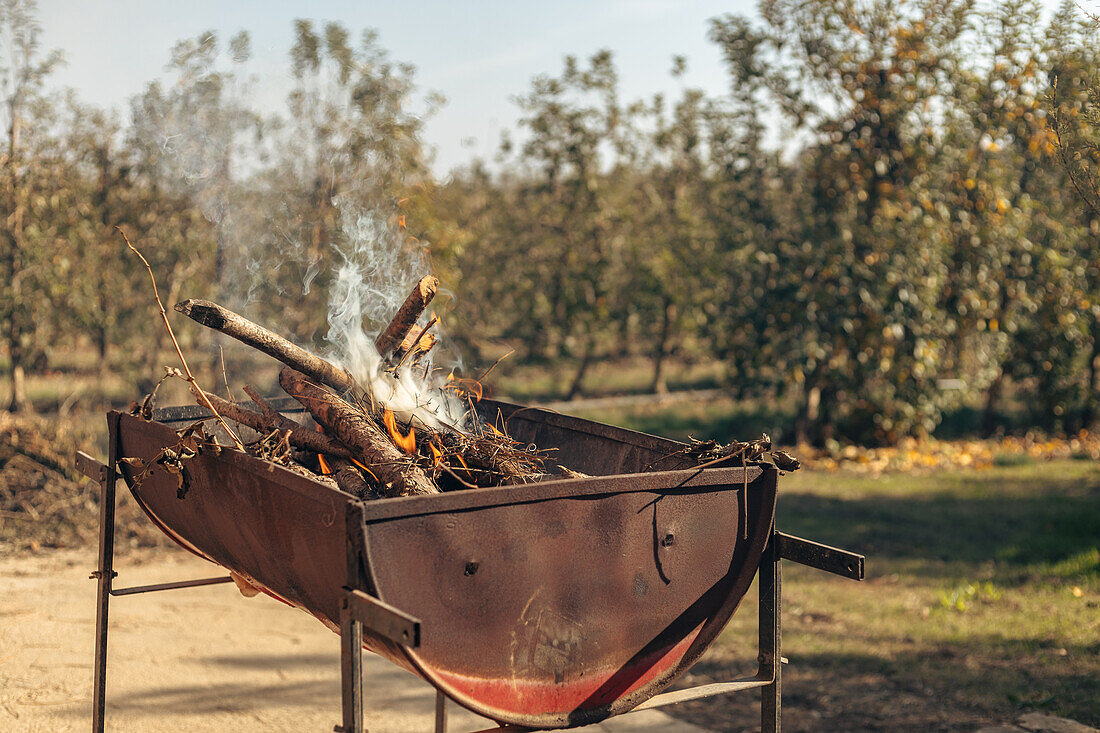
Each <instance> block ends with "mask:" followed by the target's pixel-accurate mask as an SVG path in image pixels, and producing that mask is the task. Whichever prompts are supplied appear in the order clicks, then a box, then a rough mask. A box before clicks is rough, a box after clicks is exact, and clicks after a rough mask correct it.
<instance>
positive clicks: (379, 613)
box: [334, 507, 864, 733]
mask: <svg viewBox="0 0 1100 733" xmlns="http://www.w3.org/2000/svg"><path fill="white" fill-rule="evenodd" d="M362 531H363V530H362V525H361V523H360V522H359V514H358V510H357V509H356V508H354V507H352V508H349V512H348V516H347V534H348V545H347V549H348V586H345V588H344V590H345V593H346V595H345V599H344V606H343V610H342V611H341V616H340V631H341V647H340V649H341V665H340V669H341V679H340V688H341V695H342V698H343V701H344V705H343V707H344V721H343V725H338V726H336V727H335V729H334V730H335V731H336V733H367V732H366V730H365V729H364V728H363V667H362V654H363V627H364V625H365V626H366V627H367V628H369V629H371V630H372V631H374V632H375V633H378V634H381V635H382V636H385V637H387V638H389V639H391V640H393V641H396V642H397V643H399V644H404V645H406V646H409V647H410V648H416V647H418V646H419V645H420V622H419V621H417V620H416V619H414V618H413V617H412V616H409V615H408V614H406V613H403V612H402V611H400V610H398V609H396V608H394V607H392V606H389V605H388V604H386V603H383V602H382V601H380V600H378V599H377V598H374V597H373V596H370V595H368V594H366V593H363V592H362V591H358V590H353V589H354V588H355V587H363V586H362V585H358V586H357V585H356V583H359V582H361V580H362V577H363V575H362V564H361V560H360V554H359V552H358V550H357V549H356V548H357V547H360V546H362V545H360V544H358V543H359V541H360V536H361V533H362ZM782 560H791V561H793V562H797V563H799V564H801V565H808V566H810V567H814V568H817V569H818V570H824V571H826V572H830V573H833V574H835V575H840V576H843V577H845V578H850V579H852V580H863V573H864V557H863V556H862V555H857V554H855V553H852V552H848V551H847V550H840V549H837V548H835V547H829V546H827V545H822V544H819V543H817V542H811V541H809V540H804V539H802V538H800V537H794V536H792V535H788V534H783V533H782V532H775V531H773V532H772V537H771V541H769V542H768V545H767V547H766V548H764V554H763V556H762V557H761V558H760V568H759V570H758V571H757V591H758V601H757V602H758V604H759V618H758V629H759V631H758V634H759V635H758V639H759V642H758V643H759V647H758V648H759V654H758V656H757V661H758V662H759V666H758V667H757V672H756V674H755V675H754V676H752V677H744V678H741V679H736V680H730V681H729V682H717V683H712V684H707V685H697V686H696V687H689V688H687V689H685V690H676V691H674V692H665V693H662V694H660V695H655V696H653V697H651V698H650V699H648V700H646V701H645V702H643V703H642V704H640V705H638V706H637V707H636V708H634V709H633V710H631V711H629V712H627V713H624V715H629V714H630V713H633V712H637V711H639V710H649V709H653V708H661V707H667V706H669V705H675V704H677V703H681V702H687V701H689V700H701V699H704V698H708V697H714V696H716V695H724V694H728V693H731V692H740V691H743V690H751V689H755V688H759V689H760V731H761V733H780V731H781V729H782V709H783V684H782V678H783V672H782V670H783V665H784V664H786V662H787V660H786V659H785V658H784V657H783V656H782V636H783V634H782V588H783V571H782V563H781V561H782ZM446 730H447V697H446V696H445V695H444V694H443V693H442V692H440V691H439V690H436V696H435V733H446ZM530 730H535V729H531V728H523V727H520V726H514V725H500V726H497V727H495V728H486V729H484V730H481V731H478V732H477V733H505V732H506V733H522V732H523V731H530Z"/></svg>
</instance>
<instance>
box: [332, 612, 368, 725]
mask: <svg viewBox="0 0 1100 733" xmlns="http://www.w3.org/2000/svg"><path fill="white" fill-rule="evenodd" d="M341 605H342V607H341V609H340V681H341V685H340V687H341V698H342V702H343V717H344V720H343V725H338V726H336V727H335V729H334V730H335V731H337V733H365V731H364V730H363V622H362V621H359V620H357V619H356V618H355V615H354V614H353V613H352V611H351V608H350V604H349V603H348V599H347V597H345V598H344V601H343V603H342V604H341Z"/></svg>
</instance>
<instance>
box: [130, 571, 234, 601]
mask: <svg viewBox="0 0 1100 733" xmlns="http://www.w3.org/2000/svg"><path fill="white" fill-rule="evenodd" d="M232 582H233V578H231V577H229V576H228V575H219V576H218V577H216V578H198V579H196V580H177V581H175V582H172V583H154V584H152V585H135V586H131V587H130V588H113V589H112V590H111V595H112V596H132V595H137V594H138V593H155V592H156V591H160V590H176V589H177V588H198V587H200V586H203V585H218V584H220V583H232Z"/></svg>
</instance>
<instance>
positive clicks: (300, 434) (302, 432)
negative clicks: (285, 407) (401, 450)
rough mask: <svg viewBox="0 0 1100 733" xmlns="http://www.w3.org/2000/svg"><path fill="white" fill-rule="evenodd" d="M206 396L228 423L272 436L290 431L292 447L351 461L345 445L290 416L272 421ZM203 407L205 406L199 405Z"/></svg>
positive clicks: (212, 396)
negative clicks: (280, 431)
mask: <svg viewBox="0 0 1100 733" xmlns="http://www.w3.org/2000/svg"><path fill="white" fill-rule="evenodd" d="M203 394H204V395H205V396H206V398H207V399H208V400H210V403H211V404H212V405H214V409H215V410H217V411H218V412H219V413H220V414H221V416H222V417H224V418H225V419H226V420H232V421H234V422H238V423H240V424H242V425H247V426H248V427H250V428H252V429H253V430H255V431H256V432H259V433H270V432H271V431H273V430H287V431H289V432H290V437H289V440H290V444H291V445H293V446H295V447H297V448H301V449H302V450H307V451H309V452H311V453H325V454H327V455H330V456H340V457H342V458H350V457H351V455H352V452H351V450H349V449H348V448H347V446H345V445H344V444H343V443H340V442H338V441H336V440H333V439H332V438H330V437H329V436H327V435H325V434H324V433H318V432H317V431H315V430H310V429H309V428H305V427H302V426H301V425H299V424H298V423H296V422H294V421H293V420H291V419H290V418H288V417H284V416H283V415H279V418H280V419H279V420H273V419H271V418H270V417H268V416H265V415H261V414H260V413H258V412H253V411H252V410H249V409H247V408H244V407H241V406H240V405H238V404H237V403H236V402H230V401H229V400H224V399H222V398H221V397H218V396H217V395H216V394H211V393H210V392H204V393H203ZM200 404H202V403H201V402H200ZM204 406H205V405H204ZM276 414H277V413H276Z"/></svg>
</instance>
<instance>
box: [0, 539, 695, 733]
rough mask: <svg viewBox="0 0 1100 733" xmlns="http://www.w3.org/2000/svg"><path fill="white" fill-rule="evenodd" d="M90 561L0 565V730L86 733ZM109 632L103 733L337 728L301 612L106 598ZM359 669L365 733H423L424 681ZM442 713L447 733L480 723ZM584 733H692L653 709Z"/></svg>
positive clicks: (335, 699) (326, 638)
mask: <svg viewBox="0 0 1100 733" xmlns="http://www.w3.org/2000/svg"><path fill="white" fill-rule="evenodd" d="M93 555H94V552H92V551H91V550H84V551H80V552H76V551H69V550H64V551H56V552H51V553H43V554H40V555H36V556H25V555H24V556H19V557H11V556H6V557H3V558H0V730H2V731H19V732H26V733H32V732H36V731H50V732H51V733H58V732H59V731H86V730H88V729H89V728H90V721H91V702H90V700H91V678H92V669H91V662H92V650H93V632H94V625H95V608H94V604H95V583H94V582H93V581H91V580H89V579H88V573H89V571H90V570H91V568H92V567H93V566H94V564H95V561H94V557H93ZM119 566H120V567H119V568H118V570H119V575H120V577H119V579H118V581H117V582H118V584H119V585H120V586H128V585H138V584H144V583H156V582H161V581H169V580H181V579H185V578H197V577H206V576H210V575H219V574H220V573H219V572H218V568H214V567H212V566H210V565H209V564H208V563H205V562H203V561H201V560H199V559H197V558H193V557H190V556H188V555H186V554H185V553H182V552H177V551H174V550H167V551H163V552H160V553H158V554H157V555H156V556H155V557H154V558H150V559H147V560H146V561H144V562H140V563H135V560H134V559H123V560H121V561H120V562H119ZM110 628H111V637H110V638H111V643H110V648H109V664H108V678H107V701H108V707H107V728H108V730H115V731H199V732H202V731H225V730H234V731H240V732H242V733H243V732H245V731H326V732H327V731H331V730H332V728H333V725H335V724H336V723H338V722H339V712H340V670H339V659H340V647H339V638H338V637H337V636H336V635H335V634H332V633H331V632H329V631H328V630H326V629H325V628H324V627H323V626H322V625H321V624H320V623H319V622H317V621H316V620H314V619H313V618H311V617H310V616H308V615H307V614H305V613H302V612H300V611H295V610H293V609H289V608H286V607H285V606H283V605H281V604H279V603H277V602H275V601H272V600H270V599H268V598H266V597H262V596H261V597H257V598H251V599H245V598H242V597H241V595H240V594H239V593H238V592H237V590H236V589H235V588H234V586H232V585H218V586H210V587H205V588H193V589H186V590H176V591H167V592H162V593H151V594H147V595H139V596H130V597H122V598H115V599H113V600H112V603H111V627H110ZM364 663H365V679H366V684H365V687H366V695H365V697H366V699H365V707H366V710H367V715H366V723H367V727H368V728H370V730H371V731H372V733H384V732H385V731H430V730H432V723H433V714H434V699H435V698H434V691H433V690H432V689H431V688H430V687H429V686H428V685H427V684H425V683H424V682H422V681H421V680H419V679H417V678H415V677H413V676H412V675H410V674H408V673H406V672H404V671H403V670H401V669H398V668H397V667H395V666H393V665H392V664H389V663H388V662H384V661H382V660H380V659H378V658H377V657H375V656H374V655H371V654H366V655H364ZM449 711H450V725H449V726H448V728H449V730H450V731H474V730H480V729H482V728H486V727H489V723H488V721H485V720H484V719H483V718H479V717H477V716H475V715H473V714H472V713H469V712H467V711H465V710H462V709H461V708H458V707H457V706H454V705H451V706H449ZM583 730H586V731H614V732H615V733H633V732H638V733H640V732H641V731H653V732H656V731H662V732H667V733H701V732H702V731H703V729H702V728H698V727H696V726H691V725H689V724H687V723H683V722H680V721H676V720H675V719H673V718H671V717H669V716H667V715H665V714H664V713H661V712H659V711H646V712H642V713H637V714H635V715H628V716H625V717H623V718H619V719H617V720H614V721H610V722H608V723H605V724H603V725H600V726H592V727H590V728H586V729H583Z"/></svg>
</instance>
